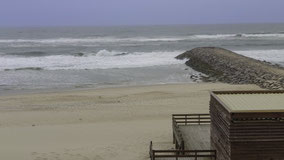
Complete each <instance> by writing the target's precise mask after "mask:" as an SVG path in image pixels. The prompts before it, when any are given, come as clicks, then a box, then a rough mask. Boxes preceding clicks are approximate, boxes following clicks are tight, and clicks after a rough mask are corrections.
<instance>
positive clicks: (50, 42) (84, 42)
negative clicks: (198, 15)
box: [0, 33, 284, 47]
mask: <svg viewBox="0 0 284 160" xmlns="http://www.w3.org/2000/svg"><path fill="white" fill-rule="evenodd" d="M218 39H219V40H226V39H229V40H232V39H284V34H283V33H271V34H266V33H263V34H261V33H259V34H238V33H236V34H212V35H210V34H200V35H189V36H168V37H161V36H160V37H159V36H158V37H130V38H119V37H85V38H66V37H62V38H52V39H0V44H4V45H9V46H10V47H29V46H33V47H34V46H46V45H47V46H61V45H69V46H70V45H73V46H77V45H80V46H96V45H99V44H105V43H115V44H118V43H120V44H122V45H123V44H125V43H129V44H133V43H145V42H176V41H186V40H190V41H200V40H218Z"/></svg>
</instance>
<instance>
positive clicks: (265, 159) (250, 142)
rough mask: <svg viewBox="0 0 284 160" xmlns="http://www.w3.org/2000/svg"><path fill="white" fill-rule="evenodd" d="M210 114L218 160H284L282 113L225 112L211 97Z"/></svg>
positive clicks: (212, 137)
mask: <svg viewBox="0 0 284 160" xmlns="http://www.w3.org/2000/svg"><path fill="white" fill-rule="evenodd" d="M283 105H284V104H283ZM210 115H211V146H212V149H216V151H217V159H218V160H284V118H283V117H284V113H264V112H262V113H229V112H228V111H227V110H226V109H225V107H224V106H222V105H221V103H220V102H219V101H218V100H216V99H215V97H214V96H212V95H211V100H210Z"/></svg>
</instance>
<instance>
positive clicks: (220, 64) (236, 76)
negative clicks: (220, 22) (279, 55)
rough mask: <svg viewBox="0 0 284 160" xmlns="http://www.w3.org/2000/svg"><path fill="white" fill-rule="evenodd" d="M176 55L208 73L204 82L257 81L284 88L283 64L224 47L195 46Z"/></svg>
mask: <svg viewBox="0 0 284 160" xmlns="http://www.w3.org/2000/svg"><path fill="white" fill-rule="evenodd" d="M176 58H177V59H189V60H188V61H186V65H188V66H190V67H191V68H193V69H195V70H197V71H199V72H202V73H205V74H207V75H208V76H209V77H203V80H204V81H220V82H226V83H232V84H256V85H258V86H260V87H262V88H266V89H284V69H283V68H282V67H280V66H277V65H272V64H270V63H268V62H265V61H259V60H255V59H252V58H248V57H245V56H242V55H239V54H237V53H234V52H232V51H229V50H226V49H223V48H216V47H201V48H195V49H192V50H190V51H187V52H185V53H183V54H181V55H179V56H177V57H176Z"/></svg>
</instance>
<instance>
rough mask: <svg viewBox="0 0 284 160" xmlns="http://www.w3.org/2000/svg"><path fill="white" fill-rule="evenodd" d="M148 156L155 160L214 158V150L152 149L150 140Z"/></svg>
mask: <svg viewBox="0 0 284 160" xmlns="http://www.w3.org/2000/svg"><path fill="white" fill-rule="evenodd" d="M149 154H150V158H151V160H156V159H158V158H163V159H165V158H175V159H176V160H178V159H179V158H185V157H187V158H194V159H195V160H198V158H206V157H207V158H211V159H214V160H216V150H154V149H153V144H152V141H151V142H150V152H149Z"/></svg>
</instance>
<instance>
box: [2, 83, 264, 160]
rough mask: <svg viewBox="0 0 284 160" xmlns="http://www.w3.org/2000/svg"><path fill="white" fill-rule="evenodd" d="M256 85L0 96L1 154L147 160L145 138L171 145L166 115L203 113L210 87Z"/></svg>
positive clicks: (13, 158)
mask: <svg viewBox="0 0 284 160" xmlns="http://www.w3.org/2000/svg"><path fill="white" fill-rule="evenodd" d="M245 89H246V90H248V89H260V88H259V87H257V86H256V85H230V84H224V83H194V84H171V85H170V84H166V85H150V86H149V85H147V86H131V87H118V88H101V89H87V90H82V89H81V90H76V91H74V90H73V91H61V92H52V93H31V94H18V95H6V96H0V141H1V145H0V159H9V160H17V159H22V160H42V159H51V160H65V159H69V160H93V159H98V160H108V159H111V158H112V159H113V158H114V159H118V160H122V159H123V160H133V159H137V160H146V159H148V152H149V150H148V147H149V142H150V141H151V140H152V141H153V142H155V145H156V147H159V148H162V149H169V148H172V147H173V145H172V140H171V137H172V135H171V134H172V131H171V125H170V122H171V118H170V117H171V114H174V113H208V108H209V91H210V90H245Z"/></svg>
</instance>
